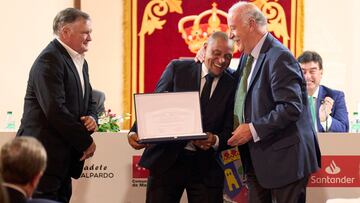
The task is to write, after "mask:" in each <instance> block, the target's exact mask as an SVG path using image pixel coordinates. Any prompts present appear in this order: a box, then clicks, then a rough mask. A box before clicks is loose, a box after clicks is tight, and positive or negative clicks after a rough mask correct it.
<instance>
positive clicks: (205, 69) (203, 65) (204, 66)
mask: <svg viewBox="0 0 360 203" xmlns="http://www.w3.org/2000/svg"><path fill="white" fill-rule="evenodd" d="M208 73H209V69H208V68H207V67H206V65H205V63H202V64H201V78H204V77H205V76H206V75H207V74H208Z"/></svg>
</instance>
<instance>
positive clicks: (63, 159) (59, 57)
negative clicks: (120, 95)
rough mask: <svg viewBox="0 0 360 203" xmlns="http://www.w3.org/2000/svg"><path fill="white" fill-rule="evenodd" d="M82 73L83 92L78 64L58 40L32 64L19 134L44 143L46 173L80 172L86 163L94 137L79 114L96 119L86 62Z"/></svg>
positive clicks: (71, 173)
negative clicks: (83, 159) (86, 151)
mask: <svg viewBox="0 0 360 203" xmlns="http://www.w3.org/2000/svg"><path fill="white" fill-rule="evenodd" d="M83 76H84V86H85V92H84V94H83V90H82V87H81V83H80V79H79V75H78V71H77V69H76V66H75V64H74V63H73V61H72V59H71V57H70V55H69V54H68V52H67V51H66V49H65V48H64V47H63V46H62V45H61V44H60V42H59V41H58V40H56V39H54V40H53V41H52V42H50V43H49V45H48V46H47V47H46V48H45V49H44V50H43V51H42V52H41V54H40V55H39V56H38V58H37V59H36V60H35V62H34V64H33V66H32V67H31V70H30V74H29V80H28V83H27V90H26V94H25V104H24V113H23V115H22V119H21V125H20V128H19V130H18V132H17V136H22V135H26V136H33V137H36V138H37V139H38V140H40V142H41V143H42V144H43V145H44V147H45V149H46V151H47V156H48V159H47V167H46V170H45V173H48V174H52V175H57V176H59V177H65V176H68V175H69V174H70V175H71V176H72V177H73V178H78V177H79V176H80V175H81V172H82V168H83V164H84V162H80V161H79V159H80V158H81V156H82V155H83V152H84V151H85V150H86V149H87V148H88V147H89V146H90V145H91V143H92V142H93V139H92V138H91V136H90V132H88V131H87V129H86V128H85V126H84V125H83V124H82V122H81V121H80V117H81V116H87V115H91V116H93V117H94V118H95V119H96V118H97V117H96V113H95V106H94V104H93V103H92V99H91V98H92V88H91V86H90V82H89V73H88V65H87V62H86V61H85V62H84V66H83ZM83 95H84V96H83Z"/></svg>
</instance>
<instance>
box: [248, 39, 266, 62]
mask: <svg viewBox="0 0 360 203" xmlns="http://www.w3.org/2000/svg"><path fill="white" fill-rule="evenodd" d="M267 34H268V33H265V34H264V36H263V37H262V38H261V39H260V40H259V42H258V43H257V44H256V46H255V47H254V49H253V50H252V51H251V55H252V56H253V57H254V59H258V58H259V55H260V51H261V48H262V46H263V44H264V42H265V39H266V36H267Z"/></svg>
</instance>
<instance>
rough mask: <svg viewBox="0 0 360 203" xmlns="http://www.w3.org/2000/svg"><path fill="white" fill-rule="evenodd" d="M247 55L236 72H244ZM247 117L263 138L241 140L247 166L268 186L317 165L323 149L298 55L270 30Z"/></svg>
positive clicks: (249, 96)
mask: <svg viewBox="0 0 360 203" xmlns="http://www.w3.org/2000/svg"><path fill="white" fill-rule="evenodd" d="M244 61H245V58H244V57H243V58H242V59H241V61H240V67H239V68H238V70H237V72H235V76H237V78H240V76H241V73H242V70H243V67H244V66H243V64H244ZM244 117H245V122H246V123H252V124H253V126H254V128H255V130H256V132H257V134H258V136H259V137H260V141H258V142H256V143H255V142H254V141H250V142H248V143H247V144H245V145H241V146H239V149H240V151H241V152H240V154H241V158H242V162H243V165H244V167H245V172H248V171H249V170H251V169H253V170H254V172H255V175H256V177H257V179H258V181H259V183H260V185H261V186H262V187H264V188H277V187H281V186H284V185H287V184H289V183H292V182H294V181H296V180H299V179H301V178H303V177H306V176H308V175H309V174H311V173H313V172H315V171H317V170H318V169H319V166H320V150H319V145H318V141H317V138H316V133H315V132H314V130H313V128H312V124H311V116H310V109H309V107H308V99H307V91H306V83H305V80H304V77H303V74H302V71H301V69H300V66H299V64H298V63H297V61H296V59H295V58H294V57H293V55H292V54H291V53H290V51H289V50H288V49H287V48H286V47H284V46H283V45H282V44H281V43H280V42H279V41H278V40H276V39H275V38H274V37H273V36H272V35H271V34H268V35H267V37H266V39H265V42H264V44H263V46H262V48H261V51H260V54H259V58H258V59H257V62H256V65H255V67H254V70H253V73H252V76H251V79H250V83H249V89H248V92H247V95H246V98H245V110H244Z"/></svg>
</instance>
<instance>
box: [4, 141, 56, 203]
mask: <svg viewBox="0 0 360 203" xmlns="http://www.w3.org/2000/svg"><path fill="white" fill-rule="evenodd" d="M46 159H47V156H46V151H45V148H44V147H43V146H42V144H41V143H40V142H39V141H37V140H36V139H35V138H32V137H17V138H14V139H12V140H10V141H8V142H7V143H6V144H5V145H3V146H2V148H1V151H0V166H1V167H0V174H1V175H2V176H3V177H4V183H2V185H3V186H4V187H5V189H6V191H7V193H8V195H9V200H10V203H25V202H27V203H30V202H31V203H56V202H55V201H52V200H45V199H31V196H32V194H33V192H34V190H35V188H36V187H37V185H38V183H39V180H40V178H41V176H42V175H43V173H44V170H45V168H46ZM0 202H3V201H0Z"/></svg>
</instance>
